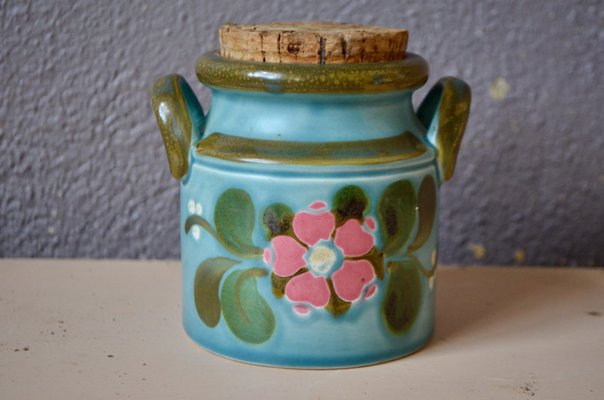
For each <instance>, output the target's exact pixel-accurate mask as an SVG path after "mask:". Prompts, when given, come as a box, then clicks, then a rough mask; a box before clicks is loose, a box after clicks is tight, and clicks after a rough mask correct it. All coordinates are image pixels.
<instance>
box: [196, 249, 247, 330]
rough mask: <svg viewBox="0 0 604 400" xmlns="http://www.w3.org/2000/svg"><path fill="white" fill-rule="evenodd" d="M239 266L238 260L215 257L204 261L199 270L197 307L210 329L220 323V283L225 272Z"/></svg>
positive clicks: (197, 273) (197, 275)
mask: <svg viewBox="0 0 604 400" xmlns="http://www.w3.org/2000/svg"><path fill="white" fill-rule="evenodd" d="M237 264H239V261H237V260H231V259H230V258H225V257H214V258H208V259H207V260H205V261H203V262H202V263H201V264H200V265H199V268H197V272H196V273H195V281H194V296H195V307H196V308H197V313H198V314H199V318H201V320H202V321H203V323H204V324H206V325H207V326H209V327H210V328H213V327H215V326H216V325H218V322H219V321H220V299H219V297H218V287H219V286H220V281H221V280H222V277H223V275H224V274H225V272H227V271H228V270H229V269H230V268H231V267H233V266H235V265H237Z"/></svg>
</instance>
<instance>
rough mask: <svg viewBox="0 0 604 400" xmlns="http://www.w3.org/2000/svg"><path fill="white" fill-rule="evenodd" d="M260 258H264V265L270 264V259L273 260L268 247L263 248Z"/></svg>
mask: <svg viewBox="0 0 604 400" xmlns="http://www.w3.org/2000/svg"><path fill="white" fill-rule="evenodd" d="M262 258H263V259H264V263H265V264H266V265H271V261H273V253H272V252H271V249H269V248H266V249H264V253H263V254H262Z"/></svg>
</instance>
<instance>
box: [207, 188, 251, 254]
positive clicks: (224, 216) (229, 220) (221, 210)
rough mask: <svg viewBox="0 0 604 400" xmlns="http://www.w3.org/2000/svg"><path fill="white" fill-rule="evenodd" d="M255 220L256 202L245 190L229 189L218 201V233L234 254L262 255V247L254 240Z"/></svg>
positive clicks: (215, 211)
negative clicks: (257, 245) (256, 244)
mask: <svg viewBox="0 0 604 400" xmlns="http://www.w3.org/2000/svg"><path fill="white" fill-rule="evenodd" d="M255 220H256V211H255V208H254V203H253V202H252V199H251V197H250V195H249V194H248V193H247V192H246V191H244V190H241V189H229V190H227V191H225V192H224V193H223V194H222V195H220V197H219V198H218V200H217V201H216V209H215V210H214V224H215V225H216V234H217V235H218V237H219V238H220V241H221V243H222V244H223V246H224V247H225V248H227V249H228V250H229V251H230V252H231V253H232V254H235V255H238V256H239V257H242V258H257V257H260V256H261V255H262V249H260V248H258V247H256V246H255V245H254V243H253V242H252V234H253V232H254V226H255Z"/></svg>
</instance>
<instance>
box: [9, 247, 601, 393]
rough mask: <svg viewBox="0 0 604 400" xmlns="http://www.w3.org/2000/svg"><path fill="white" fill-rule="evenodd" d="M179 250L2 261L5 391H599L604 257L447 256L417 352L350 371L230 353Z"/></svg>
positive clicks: (439, 273) (439, 275)
mask: <svg viewBox="0 0 604 400" xmlns="http://www.w3.org/2000/svg"><path fill="white" fill-rule="evenodd" d="M180 296H181V288H180V267H179V263H178V262H176V261H165V262H164V261H115V260H114V261H92V260H44V259H20V260H11V259H4V260H0V398H2V399H38V398H51V399H62V400H66V399H112V398H116V399H120V398H122V399H128V398H130V399H330V400H332V399H598V400H601V399H604V269H598V268H590V269H582V268H572V269H569V268H511V267H510V268H505V267H488V268H487V267H481V268H479V267H464V268H456V267H439V272H438V289H437V327H436V332H435V334H434V337H433V339H432V340H431V341H430V342H429V343H428V345H427V346H426V347H425V348H424V349H423V350H421V351H419V352H417V353H415V354H413V355H411V356H408V357H406V358H402V359H399V360H396V361H393V362H389V363H385V364H380V365H375V366H370V367H364V368H356V369H348V370H328V371H318V370H310V371H304V370H287V369H278V368H267V367H257V366H252V365H247V364H242V363H238V362H234V361H229V360H225V359H223V358H220V357H217V356H214V355H212V354H210V353H208V352H206V351H205V350H203V349H201V348H200V347H198V346H197V345H195V344H194V343H193V342H192V341H191V340H190V339H188V337H187V336H186V335H185V333H184V331H183V329H182V327H181V320H180V318H181V314H180V313H181V310H180V308H181V299H180Z"/></svg>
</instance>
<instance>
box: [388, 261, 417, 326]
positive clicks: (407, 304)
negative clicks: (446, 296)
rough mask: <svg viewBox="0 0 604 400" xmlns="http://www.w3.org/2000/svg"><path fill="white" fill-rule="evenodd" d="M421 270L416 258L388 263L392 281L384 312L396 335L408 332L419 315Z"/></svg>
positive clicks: (390, 281) (390, 280)
mask: <svg viewBox="0 0 604 400" xmlns="http://www.w3.org/2000/svg"><path fill="white" fill-rule="evenodd" d="M420 268H421V265H419V261H418V260H417V259H416V258H415V257H410V258H405V259H404V260H402V261H391V262H389V263H388V269H389V271H390V279H389V282H388V288H387V290H386V294H385V295H384V303H383V309H382V312H383V316H384V319H385V320H386V324H387V325H388V328H390V330H392V331H393V332H394V333H396V334H402V333H404V332H406V331H408V330H409V328H411V326H413V323H414V322H415V319H416V318H417V315H418V313H419V309H420V307H421V302H422V282H421V278H420Z"/></svg>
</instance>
